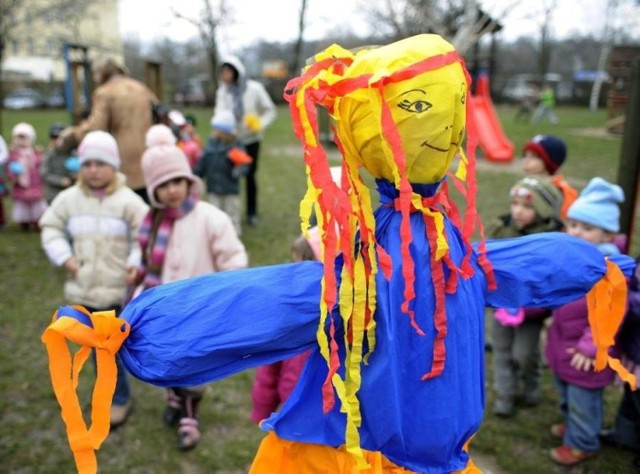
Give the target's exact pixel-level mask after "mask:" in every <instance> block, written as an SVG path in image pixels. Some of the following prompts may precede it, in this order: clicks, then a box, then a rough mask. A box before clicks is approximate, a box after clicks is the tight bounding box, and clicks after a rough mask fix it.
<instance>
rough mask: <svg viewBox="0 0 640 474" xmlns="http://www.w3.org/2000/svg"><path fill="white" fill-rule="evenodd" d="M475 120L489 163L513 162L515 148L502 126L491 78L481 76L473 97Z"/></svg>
mask: <svg viewBox="0 0 640 474" xmlns="http://www.w3.org/2000/svg"><path fill="white" fill-rule="evenodd" d="M471 102H472V105H473V120H474V123H475V126H476V130H477V132H478V139H479V144H480V149H481V150H482V153H483V155H484V157H485V159H487V160H488V161H492V162H498V163H508V162H510V161H512V160H513V157H514V154H515V147H514V146H513V143H512V142H511V141H510V140H509V139H508V138H507V136H506V135H505V133H504V130H503V129H502V125H501V124H500V119H499V118H498V114H497V113H496V110H495V107H494V106H493V101H492V100H491V89H490V88H489V77H488V76H487V75H486V74H480V75H479V76H478V80H477V83H476V92H475V94H474V95H472V96H471Z"/></svg>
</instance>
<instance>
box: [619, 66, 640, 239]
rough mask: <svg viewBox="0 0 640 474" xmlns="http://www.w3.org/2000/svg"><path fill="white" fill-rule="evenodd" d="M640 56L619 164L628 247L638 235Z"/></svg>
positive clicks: (622, 228)
mask: <svg viewBox="0 0 640 474" xmlns="http://www.w3.org/2000/svg"><path fill="white" fill-rule="evenodd" d="M639 130H640V59H636V60H635V61H634V62H633V64H632V66H631V81H630V84H629V101H628V103H627V111H626V116H625V123H624V135H623V137H622V151H621V155H620V164H619V165H618V184H619V185H620V186H621V187H622V189H623V190H624V195H625V200H624V202H623V203H622V205H621V206H620V210H621V216H620V232H622V233H623V234H625V235H627V236H628V239H629V240H628V248H629V249H630V248H631V240H632V239H633V236H634V229H635V217H636V210H637V206H638V200H639V199H640V189H639V188H640V177H639V176H640V133H639V132H638V131H639Z"/></svg>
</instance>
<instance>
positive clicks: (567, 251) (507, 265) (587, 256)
mask: <svg viewBox="0 0 640 474" xmlns="http://www.w3.org/2000/svg"><path fill="white" fill-rule="evenodd" d="M474 245H477V244H474ZM486 246H487V252H488V253H487V256H488V258H489V260H490V261H491V265H492V266H493V270H494V275H495V279H496V284H497V288H496V289H495V290H491V289H487V290H486V291H485V302H486V305H487V306H490V307H494V308H501V307H502V308H504V307H543V308H553V307H558V306H561V305H563V304H565V303H569V302H571V301H575V300H576V299H578V298H580V297H583V296H585V295H586V294H587V293H588V292H589V290H591V288H592V287H593V286H594V285H595V284H596V283H597V282H598V281H600V280H601V279H602V278H603V277H604V276H605V275H606V274H607V261H606V259H605V258H604V256H603V255H602V253H601V252H600V251H599V250H598V249H597V248H596V247H595V246H594V245H593V244H590V243H588V242H586V241H584V240H581V239H578V238H576V237H573V236H570V235H568V234H564V233H561V232H548V233H541V234H533V235H529V236H526V237H516V238H511V239H499V240H487V241H486ZM610 260H611V261H612V262H614V263H615V264H616V266H617V267H618V268H620V270H621V271H622V272H623V273H624V274H625V275H631V274H632V273H633V268H634V267H635V263H634V261H633V259H632V258H631V257H628V256H626V255H618V256H611V257H610Z"/></svg>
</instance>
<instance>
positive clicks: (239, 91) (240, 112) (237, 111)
mask: <svg viewBox="0 0 640 474" xmlns="http://www.w3.org/2000/svg"><path fill="white" fill-rule="evenodd" d="M229 90H230V91H231V98H232V109H233V115H234V117H235V118H236V123H238V125H240V124H241V123H242V119H243V118H244V100H243V99H244V93H245V91H246V90H247V82H246V80H245V79H244V78H238V82H237V83H235V84H233V85H232V86H229Z"/></svg>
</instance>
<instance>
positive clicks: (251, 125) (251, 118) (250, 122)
mask: <svg viewBox="0 0 640 474" xmlns="http://www.w3.org/2000/svg"><path fill="white" fill-rule="evenodd" d="M244 124H245V125H246V126H247V128H248V129H249V130H251V131H252V132H253V133H258V132H259V131H260V128H261V126H260V117H258V116H257V115H256V114H248V115H245V117H244Z"/></svg>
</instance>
